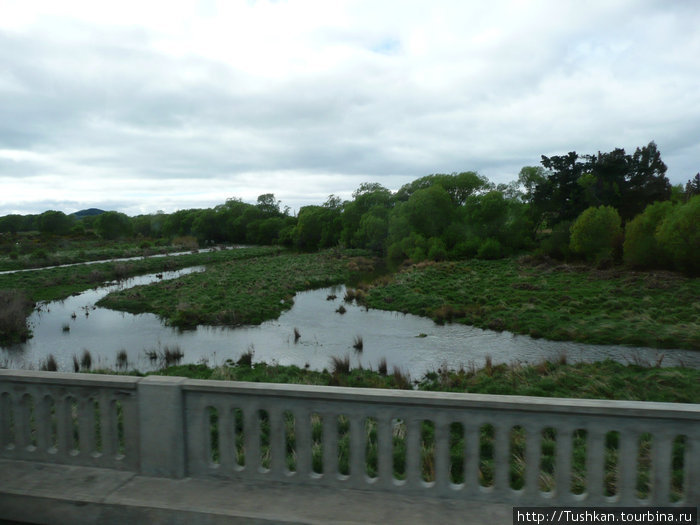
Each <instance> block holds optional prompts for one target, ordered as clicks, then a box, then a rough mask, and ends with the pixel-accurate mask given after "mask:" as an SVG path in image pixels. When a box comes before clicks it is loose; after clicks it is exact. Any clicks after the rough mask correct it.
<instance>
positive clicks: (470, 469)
mask: <svg viewBox="0 0 700 525" xmlns="http://www.w3.org/2000/svg"><path fill="white" fill-rule="evenodd" d="M463 424H464V461H465V465H464V490H465V493H466V494H467V495H469V496H474V495H476V494H478V493H479V492H480V491H481V483H480V481H479V463H480V461H481V442H480V438H481V436H480V430H479V426H480V423H479V422H478V421H475V422H472V421H471V419H465V420H464V422H463Z"/></svg>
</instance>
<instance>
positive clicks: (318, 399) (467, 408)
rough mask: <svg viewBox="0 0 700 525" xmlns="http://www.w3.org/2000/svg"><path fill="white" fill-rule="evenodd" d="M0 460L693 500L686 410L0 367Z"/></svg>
mask: <svg viewBox="0 0 700 525" xmlns="http://www.w3.org/2000/svg"><path fill="white" fill-rule="evenodd" d="M613 433H614V434H613ZM611 443H612V444H611ZM516 449H518V450H516ZM611 451H612V452H611ZM581 455H583V456H585V459H582V458H581ZM0 458H4V459H16V460H25V461H37V462H49V463H58V464H66V465H81V466H94V467H102V468H108V469H121V470H126V471H131V472H136V473H139V474H142V475H146V476H156V477H167V478H183V477H192V478H217V479H222V478H223V479H235V480H243V481H246V480H250V481H264V480H274V481H276V482H283V483H289V484H304V485H312V486H313V485H319V486H321V485H322V486H330V487H348V488H355V489H363V490H372V491H375V490H376V491H389V492H394V493H404V494H420V495H424V496H429V495H433V496H436V497H442V498H464V499H474V500H483V501H491V502H503V503H512V504H513V505H529V504H537V505H567V504H573V505H582V504H585V505H611V504H617V505H669V504H679V505H682V504H688V503H691V504H694V503H693V502H697V501H700V405H689V404H673V403H651V402H629V401H599V400H575V399H555V398H532V397H519V396H492V395H477V394H456V393H436V392H416V391H394V390H378V389H359V388H336V387H315V386H306V385H280V384H262V383H236V382H227V381H202V380H190V379H184V378H174V377H160V376H149V377H146V378H137V377H125V376H107V375H92V374H65V373H55V372H36V371H14V370H0ZM575 463H577V464H578V465H579V466H578V470H576V468H575V467H574V464H575ZM582 464H583V468H581V465H582ZM642 472H646V474H644V475H645V476H646V477H647V478H648V479H647V481H646V482H642V483H643V484H644V483H646V486H647V487H648V490H647V491H646V494H645V496H644V499H641V500H640V499H639V497H638V496H639V493H638V485H639V484H640V479H639V478H640V476H642ZM577 476H578V478H579V480H578V486H579V489H577V490H573V491H572V485H575V484H574V483H573V482H572V479H573V478H574V477H577ZM610 476H612V477H614V478H616V481H615V483H613V485H614V486H615V489H614V492H615V494H614V495H612V496H610V495H607V494H606V489H605V485H606V482H609V479H608V478H609V477H610ZM679 476H680V478H681V479H675V481H673V483H675V484H676V485H678V486H680V487H681V490H680V499H679V501H675V502H674V501H672V497H671V492H672V490H671V486H672V477H675V478H678V477H679ZM399 478H400V479H399ZM516 479H517V480H519V481H514V480H516ZM608 485H609V483H608ZM514 487H516V488H514ZM543 487H544V490H543ZM608 490H609V489H608ZM574 492H577V493H574ZM676 492H678V491H676ZM676 499H678V498H676Z"/></svg>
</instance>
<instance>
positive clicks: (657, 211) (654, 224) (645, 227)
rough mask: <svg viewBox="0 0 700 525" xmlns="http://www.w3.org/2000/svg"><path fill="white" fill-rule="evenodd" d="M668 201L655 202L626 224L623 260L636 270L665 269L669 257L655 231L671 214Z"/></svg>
mask: <svg viewBox="0 0 700 525" xmlns="http://www.w3.org/2000/svg"><path fill="white" fill-rule="evenodd" d="M672 211H673V204H672V203H671V202H670V201H665V202H655V203H654V204H650V205H649V206H647V207H646V209H645V210H644V211H643V212H642V213H640V214H639V215H637V216H636V217H635V218H634V219H632V220H631V221H630V222H628V223H627V226H626V227H625V242H624V245H623V248H624V250H623V253H624V260H625V262H626V263H627V264H629V265H631V266H634V267H637V268H665V267H667V266H668V265H669V264H670V260H669V256H668V254H667V253H666V250H664V248H663V246H661V245H660V244H659V242H658V240H657V238H656V231H657V230H658V228H659V226H660V225H661V223H662V222H663V221H664V219H666V217H667V216H668V215H669V214H670V213H672Z"/></svg>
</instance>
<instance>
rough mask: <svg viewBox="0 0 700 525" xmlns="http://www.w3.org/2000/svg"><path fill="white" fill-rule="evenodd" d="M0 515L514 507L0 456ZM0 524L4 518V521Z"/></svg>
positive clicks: (393, 514) (199, 517)
mask: <svg viewBox="0 0 700 525" xmlns="http://www.w3.org/2000/svg"><path fill="white" fill-rule="evenodd" d="M0 520H8V521H19V522H27V523H51V524H63V523H65V524H71V525H72V524H75V523H99V524H111V523H114V524H119V525H122V524H125V523H126V524H128V525H137V524H140V523H148V524H158V523H163V524H186V523H197V524H207V525H209V524H219V523H222V524H223V523H226V524H232V523H245V524H268V523H284V524H297V523H299V524H301V523H308V524H321V523H333V524H372V523H377V524H380V523H381V524H389V523H397V524H398V523H401V524H411V523H420V524H439V523H445V524H450V525H455V524H488V525H498V524H510V523H512V507H511V506H510V505H505V504H493V503H483V502H474V501H455V500H444V499H438V498H410V497H406V496H402V495H396V494H387V493H382V492H368V491H359V490H351V489H339V490H334V489H330V488H325V487H320V488H319V487H304V486H293V485H285V484H281V483H265V484H253V483H240V482H232V481H218V480H209V479H194V478H185V479H180V480H175V479H166V478H154V477H144V476H139V475H136V474H134V473H132V472H119V471H116V470H111V469H98V468H89V467H75V466H61V465H52V464H45V463H36V462H25V461H11V460H0ZM0 523H2V521H0Z"/></svg>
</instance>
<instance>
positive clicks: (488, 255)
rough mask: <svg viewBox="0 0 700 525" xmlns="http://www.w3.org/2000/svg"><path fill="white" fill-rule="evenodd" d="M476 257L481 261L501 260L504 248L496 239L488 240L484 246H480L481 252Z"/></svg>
mask: <svg viewBox="0 0 700 525" xmlns="http://www.w3.org/2000/svg"><path fill="white" fill-rule="evenodd" d="M476 256H477V257H478V258H479V259H500V258H501V257H503V247H502V246H501V243H500V242H498V241H497V240H496V239H486V240H485V241H484V242H483V244H482V245H481V246H479V251H478V252H476Z"/></svg>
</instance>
